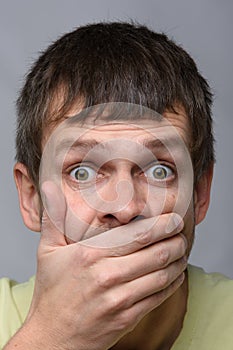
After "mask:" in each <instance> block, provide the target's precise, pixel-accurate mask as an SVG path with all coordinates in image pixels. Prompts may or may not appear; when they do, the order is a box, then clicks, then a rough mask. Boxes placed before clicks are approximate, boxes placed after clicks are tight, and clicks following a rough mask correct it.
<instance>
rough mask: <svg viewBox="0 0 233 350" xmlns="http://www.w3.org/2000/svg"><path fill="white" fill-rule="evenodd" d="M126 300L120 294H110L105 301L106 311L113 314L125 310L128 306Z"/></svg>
mask: <svg viewBox="0 0 233 350" xmlns="http://www.w3.org/2000/svg"><path fill="white" fill-rule="evenodd" d="M127 299H128V298H127V297H126V296H125V295H122V293H121V294H120V293H111V295H110V296H108V300H107V301H106V304H107V309H108V311H109V312H110V313H115V312H119V311H120V310H124V309H126V308H127V306H128V300H127Z"/></svg>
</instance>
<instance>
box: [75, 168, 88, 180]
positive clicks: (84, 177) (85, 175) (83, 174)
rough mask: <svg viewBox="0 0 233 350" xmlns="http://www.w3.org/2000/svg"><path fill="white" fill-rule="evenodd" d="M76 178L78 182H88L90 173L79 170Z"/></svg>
mask: <svg viewBox="0 0 233 350" xmlns="http://www.w3.org/2000/svg"><path fill="white" fill-rule="evenodd" d="M75 177H76V179H77V180H87V178H88V172H87V171H86V170H85V169H79V170H77V171H76V173H75Z"/></svg>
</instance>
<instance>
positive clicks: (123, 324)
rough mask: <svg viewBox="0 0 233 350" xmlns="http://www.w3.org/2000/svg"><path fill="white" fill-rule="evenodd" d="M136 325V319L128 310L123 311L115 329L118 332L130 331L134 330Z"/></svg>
mask: <svg viewBox="0 0 233 350" xmlns="http://www.w3.org/2000/svg"><path fill="white" fill-rule="evenodd" d="M135 324H136V317H135V316H134V315H133V313H132V312H130V310H125V311H124V312H122V313H121V315H120V317H119V319H118V322H117V329H118V331H123V330H127V331H128V332H129V331H132V330H133V329H134V328H135Z"/></svg>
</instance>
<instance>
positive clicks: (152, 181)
mask: <svg viewBox="0 0 233 350" xmlns="http://www.w3.org/2000/svg"><path fill="white" fill-rule="evenodd" d="M156 166H161V167H164V168H168V169H170V172H171V174H170V175H169V176H168V177H167V178H164V179H158V178H157V179H156V178H152V177H150V176H148V175H146V172H148V171H149V170H150V169H152V168H153V167H156ZM87 167H88V168H89V169H91V170H92V171H93V172H95V174H96V176H93V177H94V179H93V180H89V181H88V180H87V181H85V182H84V181H81V180H76V179H75V178H74V176H72V175H71V173H72V172H73V171H75V170H77V169H78V168H80V169H82V168H87ZM98 170H99V169H98V167H96V166H95V165H93V164H92V163H77V164H76V165H75V166H72V167H69V168H68V169H67V170H66V172H65V175H66V177H67V178H68V181H69V182H71V183H72V184H74V185H76V186H85V185H86V186H88V185H90V184H92V183H96V182H97V181H98V175H99V180H101V179H100V178H102V179H103V178H104V174H102V175H103V176H102V177H101V174H98ZM139 175H143V176H144V177H145V178H146V179H147V182H148V183H150V184H152V185H153V184H155V183H156V184H159V183H161V184H165V183H167V184H171V183H173V181H174V179H175V178H176V169H175V167H174V165H173V164H171V163H167V162H164V161H161V162H159V160H158V162H157V163H151V164H149V165H148V166H147V167H146V168H145V169H144V170H143V171H141V172H140V173H139Z"/></svg>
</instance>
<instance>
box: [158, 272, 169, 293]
mask: <svg viewBox="0 0 233 350" xmlns="http://www.w3.org/2000/svg"><path fill="white" fill-rule="evenodd" d="M168 282H169V274H168V272H167V270H161V271H159V272H158V275H157V284H158V287H159V288H160V289H163V288H165V287H166V286H167V285H168Z"/></svg>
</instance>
